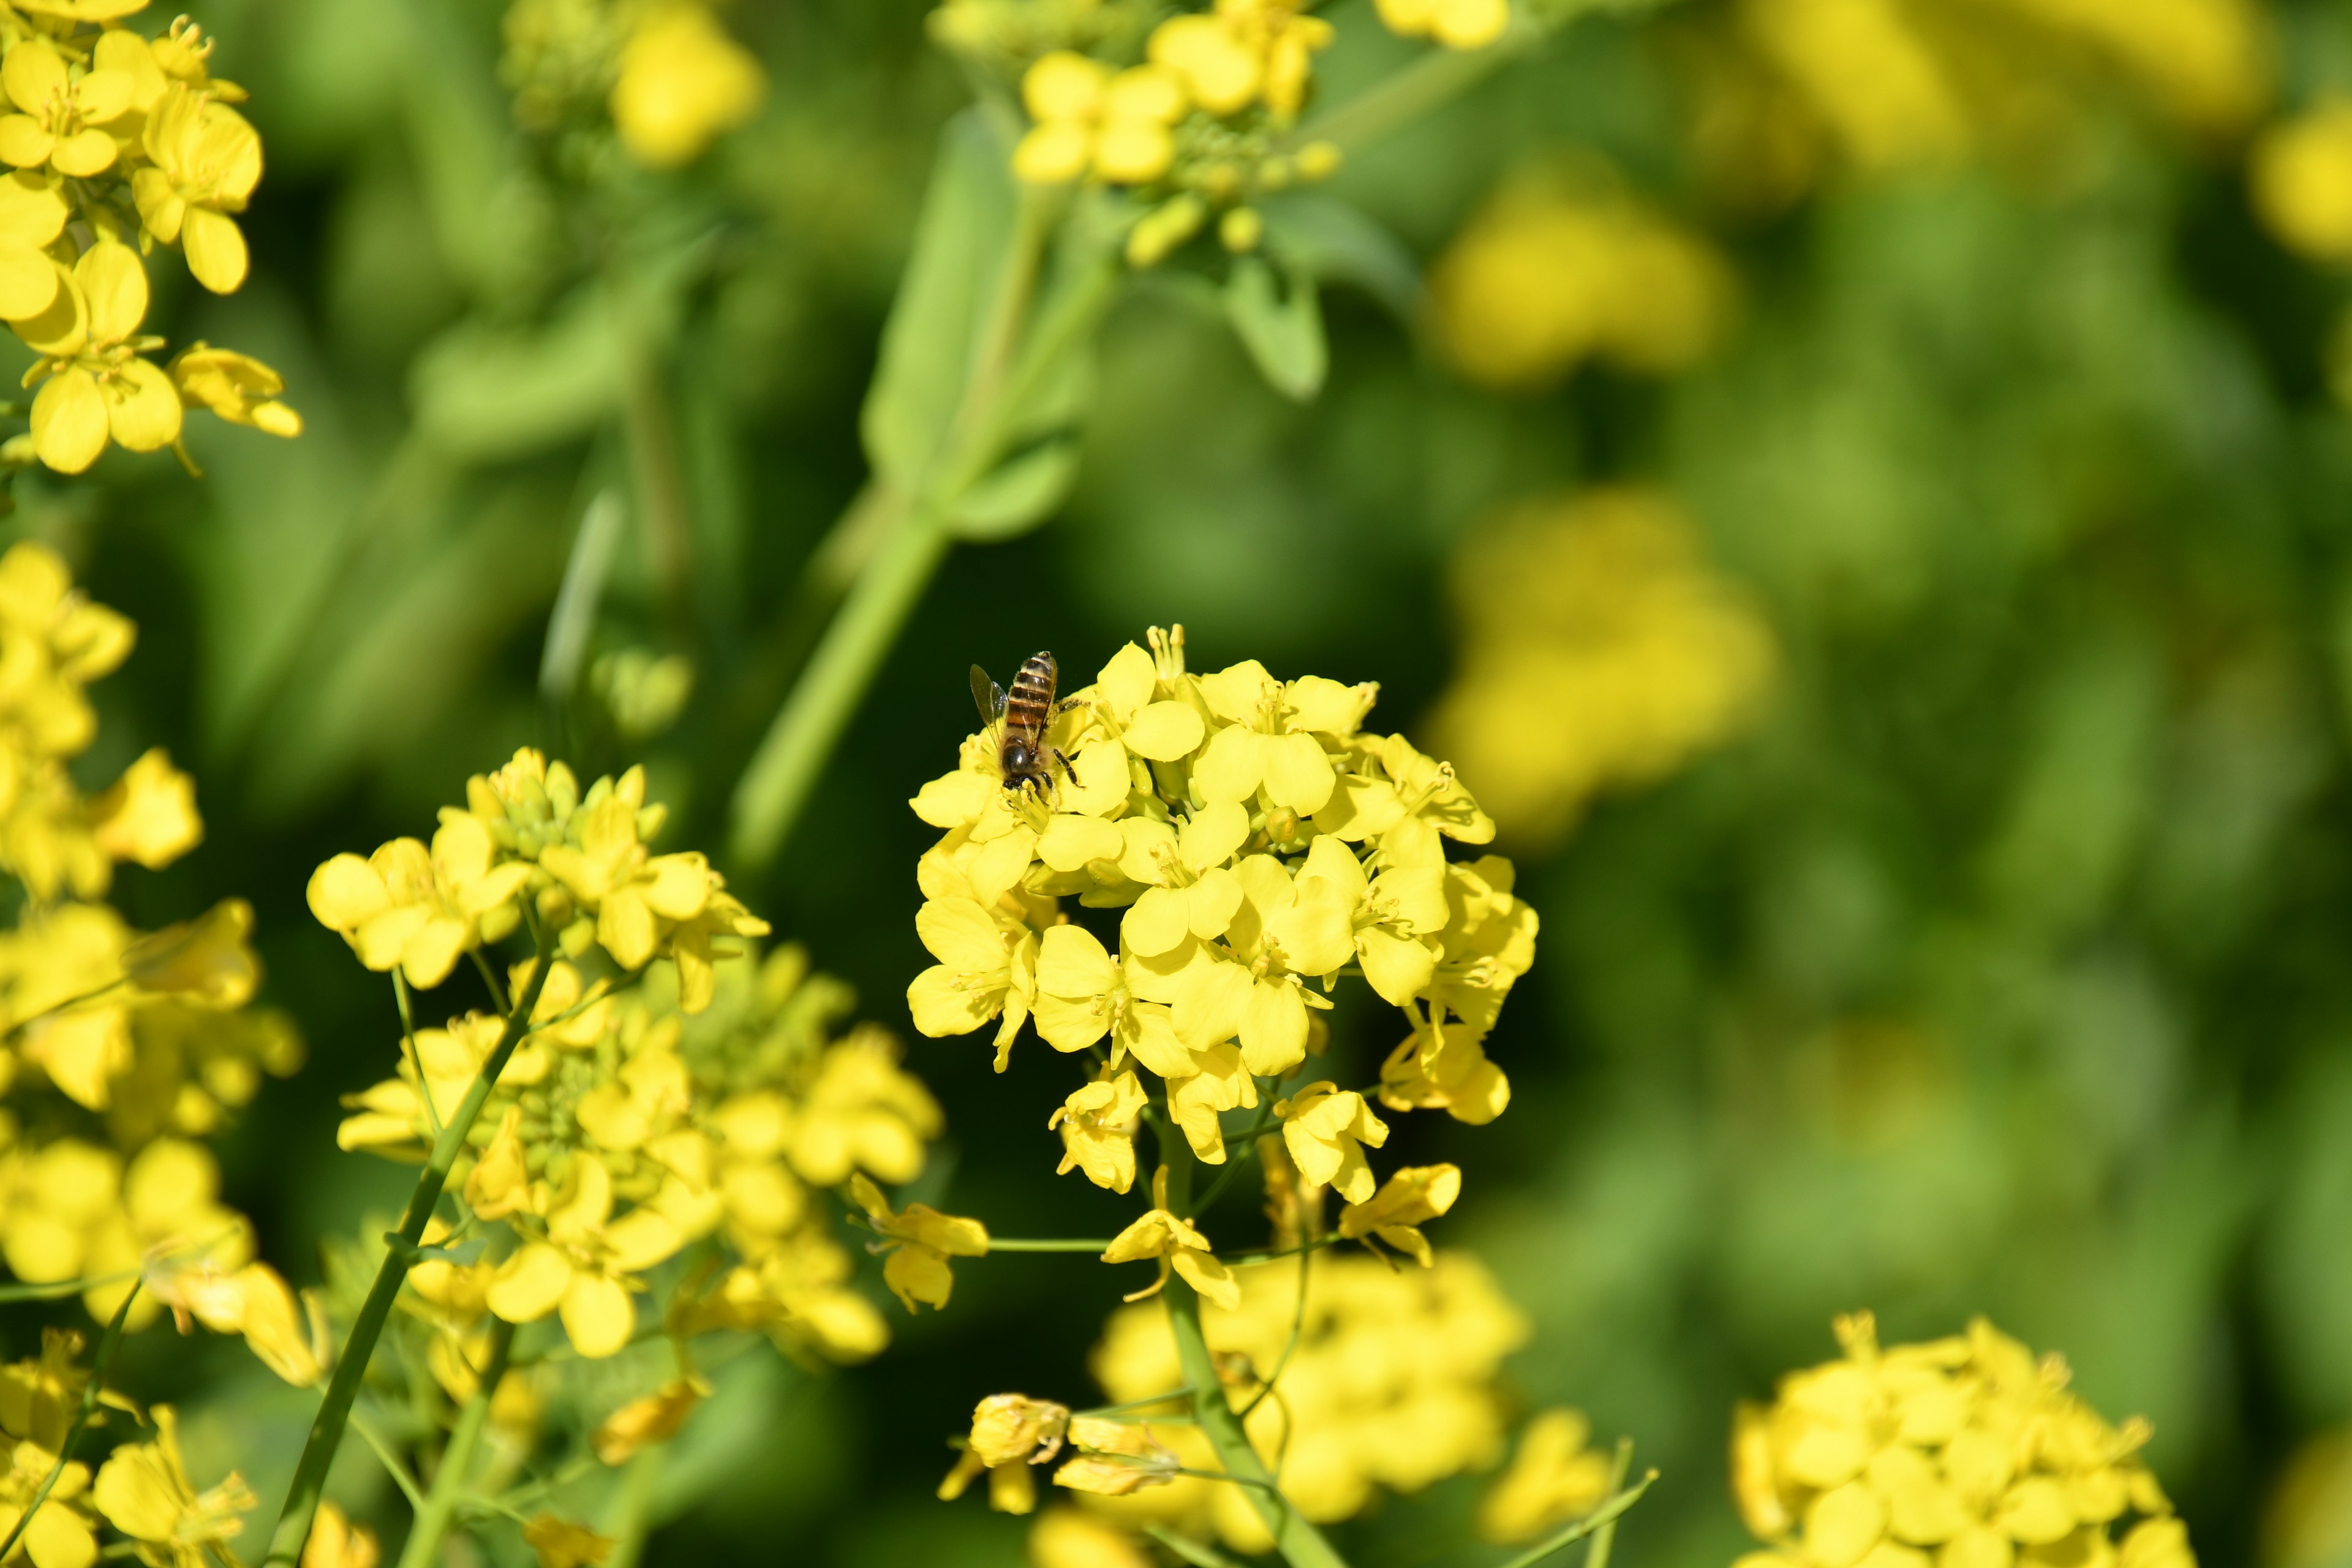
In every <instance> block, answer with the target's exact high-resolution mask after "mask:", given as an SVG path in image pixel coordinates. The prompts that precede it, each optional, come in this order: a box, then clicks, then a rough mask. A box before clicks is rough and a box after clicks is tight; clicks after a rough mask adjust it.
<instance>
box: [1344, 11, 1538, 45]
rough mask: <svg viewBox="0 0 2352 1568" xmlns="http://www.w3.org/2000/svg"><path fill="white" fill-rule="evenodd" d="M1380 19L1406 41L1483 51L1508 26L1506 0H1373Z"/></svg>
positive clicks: (1508, 14) (1501, 34) (1508, 13)
mask: <svg viewBox="0 0 2352 1568" xmlns="http://www.w3.org/2000/svg"><path fill="white" fill-rule="evenodd" d="M1377 4H1378V8H1379V11H1380V14H1381V22H1382V23H1384V24H1386V26H1387V27H1388V29H1389V31H1390V32H1391V33H1395V34H1397V35H1399V36H1400V37H1407V38H1433V39H1435V40H1436V41H1437V42H1439V43H1441V44H1444V46H1445V47H1447V48H1449V49H1483V48H1485V47H1486V46H1487V45H1489V44H1491V43H1493V42H1495V40H1496V39H1497V38H1499V37H1502V36H1503V34H1504V32H1505V30H1507V28H1508V27H1509V26H1510V25H1511V6H1510V0H1377Z"/></svg>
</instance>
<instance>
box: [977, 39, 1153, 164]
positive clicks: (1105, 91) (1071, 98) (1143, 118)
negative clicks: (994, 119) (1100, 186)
mask: <svg viewBox="0 0 2352 1568" xmlns="http://www.w3.org/2000/svg"><path fill="white" fill-rule="evenodd" d="M1021 100H1022V103H1023V104H1024V107H1026V108H1027V110H1029V116H1030V119H1031V120H1032V121H1034V122H1035V123H1034V124H1033V125H1032V126H1031V128H1030V130H1029V132H1028V133H1027V134H1025V135H1024V136H1023V137H1022V139H1021V142H1020V144H1019V145H1018V146H1016V147H1015V148H1014V149H1013V173H1014V174H1018V175H1019V176H1020V177H1021V178H1023V179H1024V180H1028V181H1031V182H1034V183H1036V184H1060V183H1062V182H1065V181H1068V180H1075V179H1077V178H1079V177H1080V176H1081V175H1084V174H1089V173H1091V174H1094V175H1095V176H1096V177H1097V178H1098V179H1102V180H1105V181H1108V182H1109V183H1111V184H1127V185H1136V184H1150V182H1152V181H1154V180H1157V179H1159V178H1160V176H1161V175H1163V174H1166V173H1167V172H1168V169H1169V165H1170V164H1171V163H1173V162H1174V161H1175V157H1176V142H1175V137H1174V136H1173V134H1172V133H1171V127H1172V126H1173V125H1174V124H1175V122H1176V121H1178V120H1180V119H1181V118H1182V117H1183V114H1184V110H1185V109H1186V108H1187V107H1188V106H1187V104H1186V102H1185V99H1184V87H1183V83H1182V82H1181V80H1180V79H1178V77H1177V75H1176V73H1175V72H1173V71H1171V70H1169V69H1168V68H1165V67H1161V66H1151V65H1144V66H1136V67H1133V68H1129V69H1127V70H1123V71H1119V72H1117V73H1116V74H1114V73H1113V72H1111V71H1110V70H1108V68H1105V67H1103V66H1100V65H1097V63H1096V62H1094V61H1093V60H1090V59H1088V58H1086V57H1085V56H1084V55H1079V54H1074V53H1072V52H1070V51H1069V50H1066V49H1062V50H1056V51H1055V52H1054V53H1052V54H1049V55H1046V56H1045V57H1044V58H1041V59H1039V60H1038V61H1037V62H1036V63H1035V64H1034V65H1033V66H1031V67H1030V68H1029V70H1028V73H1027V74H1026V75H1025V76H1024V78H1023V79H1022V83H1021Z"/></svg>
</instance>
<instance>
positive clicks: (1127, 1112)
mask: <svg viewBox="0 0 2352 1568" xmlns="http://www.w3.org/2000/svg"><path fill="white" fill-rule="evenodd" d="M1148 1103H1149V1101H1147V1100H1145V1098H1144V1094H1143V1086H1142V1085H1141V1084H1140V1083H1139V1082H1137V1081H1136V1077H1135V1075H1134V1074H1133V1073H1131V1072H1123V1073H1119V1074H1118V1075H1116V1076H1108V1075H1107V1076H1105V1077H1103V1078H1100V1079H1096V1080H1095V1081H1094V1082H1093V1083H1090V1084H1087V1085H1086V1086H1085V1087H1084V1088H1082V1089H1077V1090H1076V1091H1075V1092H1074V1093H1072V1094H1071V1096H1070V1098H1069V1099H1068V1100H1065V1101H1063V1102H1062V1105H1061V1108H1060V1109H1059V1110H1055V1112H1054V1114H1053V1116H1052V1117H1051V1118H1050V1119H1049V1120H1048V1121H1046V1123H1045V1125H1046V1126H1047V1127H1049V1128H1053V1127H1058V1128H1060V1129H1061V1130H1062V1163H1061V1166H1060V1168H1059V1169H1057V1170H1056V1171H1055V1175H1067V1174H1068V1173H1070V1172H1072V1171H1074V1170H1083V1171H1085V1172H1086V1173H1087V1180H1088V1181H1090V1182H1092V1183H1093V1184H1095V1185H1097V1186H1098V1187H1108V1188H1109V1189H1110V1190H1111V1191H1112V1192H1115V1193H1124V1192H1126V1191H1127V1190H1128V1189H1129V1187H1131V1186H1133V1185H1134V1184H1135V1129H1136V1126H1137V1123H1138V1120H1139V1118H1140V1117H1141V1116H1142V1114H1143V1109H1144V1107H1145V1105H1146V1104H1148Z"/></svg>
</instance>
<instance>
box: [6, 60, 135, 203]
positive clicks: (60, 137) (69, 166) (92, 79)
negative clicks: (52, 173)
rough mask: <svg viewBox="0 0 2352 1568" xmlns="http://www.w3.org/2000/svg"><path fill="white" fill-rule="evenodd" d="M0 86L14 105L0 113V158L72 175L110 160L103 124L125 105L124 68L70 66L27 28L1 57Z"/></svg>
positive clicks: (94, 170)
mask: <svg viewBox="0 0 2352 1568" xmlns="http://www.w3.org/2000/svg"><path fill="white" fill-rule="evenodd" d="M0 89H6V91H7V94H8V101H9V102H10V103H12V104H14V105H15V106H16V112H15V113H14V114H10V115H6V116H0V162H5V163H11V164H14V165H15V166H16V167H17V168H19V169H37V168H40V167H42V166H43V165H44V164H46V165H47V166H48V167H50V168H53V169H55V170H56V171H57V172H58V174H66V175H69V176H72V177H75V178H78V179H89V177H91V176H92V175H95V174H103V173H104V172H105V171H106V170H107V169H108V168H110V167H111V166H112V165H113V163H114V160H115V156H116V146H115V141H114V138H113V137H112V136H110V135H109V134H107V132H106V131H105V129H104V127H106V126H108V125H110V124H111V123H113V122H114V121H118V120H120V119H121V118H122V117H123V115H125V114H127V113H128V112H130V110H131V78H130V76H129V75H128V74H127V73H126V72H122V71H118V70H108V69H104V68H100V69H98V70H86V71H82V72H80V73H79V74H75V73H72V72H69V71H68V69H67V67H66V58H65V56H63V55H62V54H60V53H58V47H57V45H56V44H54V43H52V42H50V41H49V39H47V37H43V36H42V35H40V34H38V33H33V34H29V35H20V36H19V37H17V39H16V42H15V43H13V44H11V45H10V46H9V47H8V52H7V54H6V55H5V57H0Z"/></svg>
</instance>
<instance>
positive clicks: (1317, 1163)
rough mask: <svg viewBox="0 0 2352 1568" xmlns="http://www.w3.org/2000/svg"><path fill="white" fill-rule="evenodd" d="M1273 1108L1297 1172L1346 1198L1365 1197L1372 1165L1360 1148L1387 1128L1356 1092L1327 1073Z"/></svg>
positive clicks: (1380, 1139)
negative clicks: (1337, 1082)
mask: <svg viewBox="0 0 2352 1568" xmlns="http://www.w3.org/2000/svg"><path fill="white" fill-rule="evenodd" d="M1274 1113H1275V1114H1276V1116H1279V1117H1281V1118H1282V1141H1283V1142H1284V1144H1285V1145H1286V1146H1287V1147H1288V1149H1289V1150H1290V1157H1291V1159H1292V1160H1293V1161H1294V1162H1295V1163H1297V1166H1298V1173H1299V1174H1300V1175H1302V1176H1304V1177H1306V1178H1307V1181H1309V1182H1311V1183H1313V1184H1315V1185H1317V1186H1318V1187H1329V1188H1330V1189H1332V1191H1334V1192H1336V1193H1338V1194H1339V1195H1340V1196H1341V1197H1343V1198H1345V1199H1346V1200H1347V1201H1348V1202H1349V1203H1351V1204H1360V1203H1363V1202H1365V1201H1367V1200H1368V1199H1370V1197H1371V1195H1372V1188H1373V1183H1372V1169H1371V1167H1370V1165H1368V1164H1366V1163H1364V1150H1365V1148H1366V1147H1368V1146H1369V1147H1370V1148H1374V1149H1377V1148H1379V1147H1380V1146H1381V1144H1383V1143H1385V1142H1388V1141H1389V1128H1388V1123H1387V1122H1385V1121H1381V1119H1380V1118H1379V1117H1377V1116H1375V1115H1373V1114H1372V1108H1371V1107H1370V1106H1369V1105H1366V1104H1365V1103H1364V1097H1363V1096H1362V1095H1360V1094H1358V1093H1357V1092H1356V1091H1355V1090H1354V1089H1341V1088H1339V1085H1337V1084H1335V1083H1332V1082H1331V1081H1330V1080H1329V1079H1325V1080H1324V1081H1322V1082H1320V1083H1310V1084H1308V1085H1307V1087H1306V1088H1305V1089H1300V1090H1299V1091H1298V1092H1297V1094H1294V1095H1292V1096H1291V1097H1290V1098H1289V1099H1287V1100H1282V1101H1280V1102H1279V1103H1277V1104H1276V1106H1275V1108H1274Z"/></svg>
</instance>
